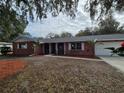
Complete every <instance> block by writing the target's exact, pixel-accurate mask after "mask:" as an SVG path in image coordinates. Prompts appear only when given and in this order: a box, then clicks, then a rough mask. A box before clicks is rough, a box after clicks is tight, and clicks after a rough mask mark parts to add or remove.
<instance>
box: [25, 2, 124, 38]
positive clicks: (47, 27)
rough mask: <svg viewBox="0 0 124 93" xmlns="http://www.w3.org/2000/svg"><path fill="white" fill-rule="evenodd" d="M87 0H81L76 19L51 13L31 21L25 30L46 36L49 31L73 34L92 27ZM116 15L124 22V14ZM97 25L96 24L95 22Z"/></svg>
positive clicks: (34, 34)
mask: <svg viewBox="0 0 124 93" xmlns="http://www.w3.org/2000/svg"><path fill="white" fill-rule="evenodd" d="M84 1H85V0H79V5H78V9H77V10H78V12H77V15H76V18H75V19H71V18H70V17H67V16H66V15H63V14H60V15H59V16H57V17H52V16H51V15H50V14H49V15H48V18H47V19H44V20H42V21H34V22H30V23H29V24H28V26H27V27H26V29H25V32H29V33H30V34H31V35H32V36H33V37H45V36H46V35H47V34H48V33H50V32H52V33H57V34H60V33H62V32H70V33H72V34H73V35H75V34H76V33H78V31H80V30H82V29H84V28H86V27H92V26H93V25H92V24H91V20H90V16H89V13H87V12H84V9H83V8H84V4H85V2H84ZM114 17H115V18H116V19H117V20H118V21H119V22H121V24H123V23H124V16H123V14H119V13H115V14H114ZM94 25H95V24H94Z"/></svg>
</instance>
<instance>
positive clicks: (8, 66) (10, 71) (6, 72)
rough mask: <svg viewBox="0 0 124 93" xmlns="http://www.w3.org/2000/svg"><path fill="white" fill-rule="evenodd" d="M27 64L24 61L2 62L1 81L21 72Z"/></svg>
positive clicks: (0, 63)
mask: <svg viewBox="0 0 124 93" xmlns="http://www.w3.org/2000/svg"><path fill="white" fill-rule="evenodd" d="M25 65H26V63H25V62H24V61H22V60H3V61H0V80H1V79H4V78H7V77H9V76H12V75H14V74H16V73H17V72H19V71H21V70H22V69H23V68H24V67H25Z"/></svg>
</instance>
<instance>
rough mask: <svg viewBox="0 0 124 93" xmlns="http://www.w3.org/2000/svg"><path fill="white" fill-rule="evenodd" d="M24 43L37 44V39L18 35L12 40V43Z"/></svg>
mask: <svg viewBox="0 0 124 93" xmlns="http://www.w3.org/2000/svg"><path fill="white" fill-rule="evenodd" d="M25 41H34V42H37V39H35V38H33V37H31V36H28V35H20V36H18V37H17V38H16V39H14V40H13V42H25Z"/></svg>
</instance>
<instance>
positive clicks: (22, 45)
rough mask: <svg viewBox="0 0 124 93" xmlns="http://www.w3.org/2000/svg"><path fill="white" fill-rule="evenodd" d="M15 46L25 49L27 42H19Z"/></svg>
mask: <svg viewBox="0 0 124 93" xmlns="http://www.w3.org/2000/svg"><path fill="white" fill-rule="evenodd" d="M17 48H18V49H27V43H19V44H18V45H17Z"/></svg>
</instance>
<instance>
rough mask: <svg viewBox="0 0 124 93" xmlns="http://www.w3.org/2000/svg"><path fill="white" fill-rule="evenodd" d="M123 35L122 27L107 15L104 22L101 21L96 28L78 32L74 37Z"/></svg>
mask: <svg viewBox="0 0 124 93" xmlns="http://www.w3.org/2000/svg"><path fill="white" fill-rule="evenodd" d="M120 33H124V26H123V25H122V26H120V23H119V22H118V21H116V20H115V19H114V18H113V17H112V15H108V16H107V17H106V18H105V19H104V20H101V21H100V22H99V24H98V27H95V28H94V29H91V28H90V27H87V28H85V29H84V30H80V31H79V32H78V33H77V34H76V36H86V35H103V34H120Z"/></svg>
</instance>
